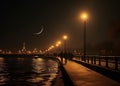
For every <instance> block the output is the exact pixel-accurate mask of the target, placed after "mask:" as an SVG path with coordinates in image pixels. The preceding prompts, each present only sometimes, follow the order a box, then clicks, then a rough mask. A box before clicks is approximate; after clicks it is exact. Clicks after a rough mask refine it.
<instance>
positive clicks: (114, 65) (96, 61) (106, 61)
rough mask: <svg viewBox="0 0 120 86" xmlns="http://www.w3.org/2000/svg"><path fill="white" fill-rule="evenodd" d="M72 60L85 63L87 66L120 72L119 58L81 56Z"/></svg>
mask: <svg viewBox="0 0 120 86" xmlns="http://www.w3.org/2000/svg"><path fill="white" fill-rule="evenodd" d="M74 59H75V60H79V61H83V62H86V63H88V64H93V65H98V66H102V67H106V68H109V69H113V70H117V71H120V56H99V55H87V56H86V57H85V58H84V57H82V56H77V57H75V58H74Z"/></svg>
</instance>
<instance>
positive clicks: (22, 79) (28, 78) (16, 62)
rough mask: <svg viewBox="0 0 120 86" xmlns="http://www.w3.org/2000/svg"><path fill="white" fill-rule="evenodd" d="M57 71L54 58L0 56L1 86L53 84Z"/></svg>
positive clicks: (41, 85) (44, 85)
mask: <svg viewBox="0 0 120 86" xmlns="http://www.w3.org/2000/svg"><path fill="white" fill-rule="evenodd" d="M57 73H58V63H57V62H56V61H54V60H52V59H45V58H31V57H30V58H29V57H24V58H23V57H22V58H20V57H7V58H5V57H4V58H3V57H0V86H51V84H52V81H53V80H54V79H55V77H56V76H57Z"/></svg>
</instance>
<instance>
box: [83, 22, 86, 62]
mask: <svg viewBox="0 0 120 86" xmlns="http://www.w3.org/2000/svg"><path fill="white" fill-rule="evenodd" d="M83 58H84V61H86V21H84V51H83Z"/></svg>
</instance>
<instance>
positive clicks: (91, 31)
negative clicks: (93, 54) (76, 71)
mask: <svg viewBox="0 0 120 86" xmlns="http://www.w3.org/2000/svg"><path fill="white" fill-rule="evenodd" d="M0 11H1V12H0V49H3V50H5V49H10V50H18V49H20V48H22V43H23V42H25V43H26V47H27V49H28V50H33V49H34V48H35V47H36V48H38V49H46V48H48V47H49V46H50V45H52V44H54V43H55V42H56V41H57V40H60V39H62V36H63V35H64V34H67V35H68V40H67V44H68V47H69V48H82V45H83V20H82V19H79V15H80V13H82V12H84V11H85V12H87V13H88V15H89V17H88V21H87V43H88V44H89V45H95V44H97V43H100V42H103V41H117V40H119V38H120V35H119V33H120V1H119V0H39V2H38V1H35V0H33V1H30V0H28V1H25V0H24V1H22V0H15V1H13V0H8V1H7V0H0ZM41 25H42V26H43V27H44V31H43V32H42V34H40V35H34V34H33V33H35V32H39V31H40V30H41ZM115 27H117V29H115ZM116 36H117V38H116ZM115 38H116V39H115ZM113 39H115V40H113Z"/></svg>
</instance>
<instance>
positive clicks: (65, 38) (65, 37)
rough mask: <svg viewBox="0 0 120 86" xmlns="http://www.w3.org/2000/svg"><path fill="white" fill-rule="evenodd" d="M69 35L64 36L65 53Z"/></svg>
mask: <svg viewBox="0 0 120 86" xmlns="http://www.w3.org/2000/svg"><path fill="white" fill-rule="evenodd" d="M67 38H68V37H67V35H64V36H63V39H64V53H66V40H67Z"/></svg>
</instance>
